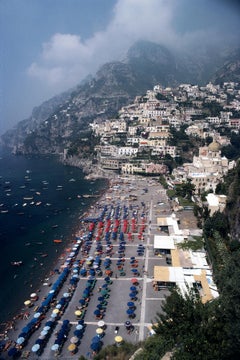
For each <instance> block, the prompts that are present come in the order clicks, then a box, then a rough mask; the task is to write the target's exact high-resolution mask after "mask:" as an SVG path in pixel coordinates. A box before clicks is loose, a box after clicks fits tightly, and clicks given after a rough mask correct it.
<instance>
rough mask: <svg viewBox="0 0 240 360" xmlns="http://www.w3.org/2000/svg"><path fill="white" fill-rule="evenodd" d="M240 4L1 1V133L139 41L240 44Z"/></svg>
mask: <svg viewBox="0 0 240 360" xmlns="http://www.w3.org/2000/svg"><path fill="white" fill-rule="evenodd" d="M239 24H240V6H239V1H238V0H0V34H1V38H0V56H1V62H0V135H1V134H2V133H4V132H5V131H6V130H7V129H10V128H12V127H13V126H14V125H16V124H17V123H18V122H19V121H21V120H23V119H25V118H28V117H29V116H30V115H31V112H32V109H33V107H34V106H38V105H40V104H41V103H42V102H43V101H45V100H48V99H49V98H51V97H52V96H54V95H56V94H59V93H61V92H63V91H65V90H68V89H69V88H72V87H74V86H75V85H77V84H79V83H80V82H81V80H82V79H84V78H85V77H86V76H87V75H89V74H93V75H94V74H95V72H96V71H97V70H98V69H99V67H100V66H101V65H102V64H104V63H106V62H108V61H113V60H119V59H123V58H124V56H125V54H126V52H127V50H128V48H129V47H130V46H131V45H132V44H133V43H134V42H135V41H137V40H149V41H153V42H156V43H159V44H162V45H165V46H167V47H168V48H170V49H178V50H180V49H181V50H183V49H189V48H193V47H194V46H197V47H198V46H200V45H205V44H209V45H210V46H211V45H212V44H214V46H215V45H216V44H219V45H220V46H223V45H229V44H232V43H235V44H237V45H238V46H239V45H240V44H239V42H238V41H239V39H240V26H239Z"/></svg>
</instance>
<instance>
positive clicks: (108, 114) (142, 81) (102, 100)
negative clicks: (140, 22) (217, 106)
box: [1, 41, 223, 154]
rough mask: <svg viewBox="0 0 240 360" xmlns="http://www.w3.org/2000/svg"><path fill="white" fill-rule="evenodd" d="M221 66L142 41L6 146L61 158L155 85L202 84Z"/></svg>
mask: <svg viewBox="0 0 240 360" xmlns="http://www.w3.org/2000/svg"><path fill="white" fill-rule="evenodd" d="M211 56H212V58H211ZM221 62H222V63H223V58H221V57H219V58H218V62H217V63H215V56H213V55H212V54H210V55H209V54H207V55H205V56H203V57H202V58H200V57H199V56H198V57H196V58H195V59H194V58H193V57H192V58H191V57H190V56H189V55H186V54H185V55H183V54H181V55H179V54H178V55H176V54H175V55H173V54H172V53H171V52H170V51H169V50H168V49H166V48H165V47H163V46H160V45H158V44H154V43H150V42H143V41H140V42H138V43H137V44H135V45H134V46H133V47H132V48H131V49H129V52H128V54H127V57H126V59H125V60H124V61H122V62H120V61H117V62H111V63H108V64H105V65H104V66H102V67H101V68H100V70H99V71H98V72H97V74H96V75H95V77H94V78H91V79H90V80H88V81H87V82H85V83H83V84H81V85H79V86H78V87H76V88H75V89H74V90H72V91H68V92H66V93H64V94H62V95H60V96H56V97H54V98H53V99H50V100H49V101H47V102H45V103H43V104H42V105H41V106H39V107H37V108H35V109H34V110H33V112H32V115H31V117H30V118H29V119H26V120H24V121H21V122H20V123H19V124H18V125H17V126H16V127H15V128H14V129H12V130H9V131H7V132H6V133H5V134H4V135H3V136H2V137H1V143H2V145H4V146H7V147H9V148H11V149H12V151H13V152H14V153H23V154H27V153H62V152H63V149H64V148H68V147H69V146H70V145H71V143H73V142H74V141H75V140H76V139H77V138H79V137H81V136H83V134H84V133H85V132H86V130H87V129H88V125H89V123H90V122H92V121H93V120H96V121H99V122H101V121H103V120H106V119H110V118H114V117H115V116H116V114H117V112H118V110H119V109H120V108H121V107H122V106H124V105H126V104H129V103H130V102H132V101H133V99H134V97H135V96H136V95H143V94H144V93H145V92H146V91H147V90H148V89H151V88H152V87H153V86H154V85H156V84H162V85H163V86H176V85H177V84H179V83H181V82H183V83H186V82H190V83H201V80H203V79H204V78H206V77H207V76H206V74H209V72H211V71H213V70H214V69H215V68H216V66H217V64H220V63H221ZM210 64H211V66H210ZM204 75H205V77H204ZM208 79H209V77H208Z"/></svg>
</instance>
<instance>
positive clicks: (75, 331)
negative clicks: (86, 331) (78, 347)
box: [73, 330, 82, 338]
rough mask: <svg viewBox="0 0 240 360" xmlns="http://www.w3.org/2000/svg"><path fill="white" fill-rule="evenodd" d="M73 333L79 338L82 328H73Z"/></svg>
mask: <svg viewBox="0 0 240 360" xmlns="http://www.w3.org/2000/svg"><path fill="white" fill-rule="evenodd" d="M73 334H74V335H75V336H77V337H78V338H79V337H80V336H81V335H82V330H74V332H73Z"/></svg>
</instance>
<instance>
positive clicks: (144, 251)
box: [1, 175, 171, 359]
mask: <svg viewBox="0 0 240 360" xmlns="http://www.w3.org/2000/svg"><path fill="white" fill-rule="evenodd" d="M159 201H161V202H163V204H164V205H163V206H161V211H162V213H170V212H171V207H170V203H169V201H168V199H167V197H166V193H165V190H163V189H162V187H161V185H160V184H159V183H158V181H157V180H155V179H149V178H144V177H135V176H129V177H121V176H117V175H116V176H114V177H112V179H111V180H110V181H109V187H108V190H107V191H106V192H104V194H102V196H101V198H98V199H97V198H96V201H95V203H94V204H93V205H91V206H90V208H89V210H88V211H87V213H85V214H84V216H83V217H82V219H80V220H81V221H80V223H79V228H78V229H77V231H76V233H75V237H74V238H73V239H72V240H71V242H70V243H69V244H68V246H67V247H66V248H65V251H64V252H63V253H62V254H61V255H60V256H59V258H58V261H57V264H53V267H52V271H51V272H50V273H49V275H48V276H47V277H46V278H44V279H42V286H41V287H39V288H38V289H31V293H29V298H28V299H26V301H27V300H29V301H30V307H29V305H26V306H24V304H23V309H22V310H23V311H22V312H21V314H20V315H19V316H18V317H17V318H15V319H10V320H9V323H8V326H7V330H5V331H6V332H5V334H2V335H3V338H4V342H5V348H4V351H2V354H1V356H2V357H3V358H4V359H8V358H9V359H10V358H12V357H14V356H16V354H17V355H19V356H20V358H25V357H28V358H29V359H37V358H39V357H41V358H47V359H51V358H55V357H56V356H57V357H58V358H59V359H60V358H64V359H67V358H73V356H74V358H78V357H79V356H81V355H83V356H85V357H86V358H92V357H93V356H94V353H95V352H96V351H98V350H99V349H100V348H101V347H103V346H106V345H108V344H114V343H116V344H117V343H118V341H119V342H120V343H121V341H130V342H133V343H136V342H138V341H142V340H144V339H145V338H146V337H147V336H149V335H150V331H149V327H151V324H152V322H154V321H155V314H156V312H157V311H158V312H160V311H161V302H162V301H163V300H164V295H166V294H167V293H168V291H167V290H162V291H161V292H156V291H155V290H154V288H153V268H154V265H155V264H159V263H161V262H163V261H164V260H163V259H159V258H158V257H156V256H154V253H153V235H154V233H155V232H156V229H157V223H156V216H157V214H158V212H159V211H160V210H159V209H157V211H158V212H157V211H156V204H157V203H158V202H159ZM49 260H50V259H49ZM84 271H85V272H84ZM60 277H62V280H61V281H60V285H58V286H55V285H56V283H57V282H59V278H60ZM87 288H88V291H86V289H87ZM50 294H52V295H50ZM34 295H36V296H35V298H33V296H34ZM35 299H36V300H35ZM48 299H49V302H48ZM53 314H54V315H53ZM33 319H35V320H33ZM99 321H103V322H104V325H103V326H99ZM126 321H130V322H131V324H132V328H131V330H132V331H130V332H128V331H127V328H126V325H125V323H126ZM46 324H47V325H46ZM100 325H101V323H100ZM116 327H117V328H118V331H117V334H116V333H115V331H116ZM78 328H79V329H78ZM44 329H45V330H44ZM47 329H48V330H47ZM98 333H99V334H98ZM59 334H61V335H59ZM58 336H60V337H61V339H58ZM96 336H97V338H96ZM116 336H118V337H119V338H118V339H116ZM94 339H95V340H94ZM94 341H95V342H96V343H97V345H96V344H95V345H93V342H94Z"/></svg>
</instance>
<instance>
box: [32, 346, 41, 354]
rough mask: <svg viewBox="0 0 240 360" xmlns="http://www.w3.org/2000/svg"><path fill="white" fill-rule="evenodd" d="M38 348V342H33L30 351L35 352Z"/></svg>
mask: <svg viewBox="0 0 240 360" xmlns="http://www.w3.org/2000/svg"><path fill="white" fill-rule="evenodd" d="M39 349H40V345H39V344H34V345H33V347H32V352H37V351H38V350H39Z"/></svg>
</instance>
